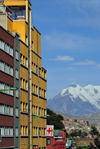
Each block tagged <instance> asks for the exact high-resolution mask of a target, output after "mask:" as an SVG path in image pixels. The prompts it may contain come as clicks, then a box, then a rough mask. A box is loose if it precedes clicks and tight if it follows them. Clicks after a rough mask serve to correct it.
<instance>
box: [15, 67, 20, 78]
mask: <svg viewBox="0 0 100 149" xmlns="http://www.w3.org/2000/svg"><path fill="white" fill-rule="evenodd" d="M15 74H16V79H19V75H18V70H17V69H16V71H15Z"/></svg>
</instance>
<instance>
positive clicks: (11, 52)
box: [9, 47, 13, 56]
mask: <svg viewBox="0 0 100 149" xmlns="http://www.w3.org/2000/svg"><path fill="white" fill-rule="evenodd" d="M9 54H10V55H11V56H13V48H12V47H10V53H9Z"/></svg>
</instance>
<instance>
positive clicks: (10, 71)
mask: <svg viewBox="0 0 100 149" xmlns="http://www.w3.org/2000/svg"><path fill="white" fill-rule="evenodd" d="M9 74H10V75H11V76H13V67H10V69H9Z"/></svg>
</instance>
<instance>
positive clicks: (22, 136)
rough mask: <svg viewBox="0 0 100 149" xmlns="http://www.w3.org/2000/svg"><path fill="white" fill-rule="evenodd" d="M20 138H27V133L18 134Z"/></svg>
mask: <svg viewBox="0 0 100 149" xmlns="http://www.w3.org/2000/svg"><path fill="white" fill-rule="evenodd" d="M20 137H21V138H28V135H20Z"/></svg>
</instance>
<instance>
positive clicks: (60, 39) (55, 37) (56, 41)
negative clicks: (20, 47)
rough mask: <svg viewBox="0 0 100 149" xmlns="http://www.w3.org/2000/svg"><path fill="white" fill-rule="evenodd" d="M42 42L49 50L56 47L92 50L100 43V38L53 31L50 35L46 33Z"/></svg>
mask: <svg viewBox="0 0 100 149" xmlns="http://www.w3.org/2000/svg"><path fill="white" fill-rule="evenodd" d="M42 43H44V45H45V48H46V49H48V50H49V49H50V50H54V49H55V48H58V49H61V50H85V49H86V50H87V49H88V50H91V49H92V48H93V47H95V45H96V46H98V45H99V44H100V40H99V39H92V38H91V37H84V36H82V35H76V34H71V33H68V32H53V33H51V34H50V35H45V36H44V37H43V38H42Z"/></svg>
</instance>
